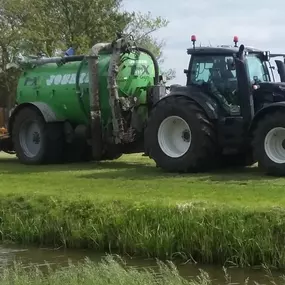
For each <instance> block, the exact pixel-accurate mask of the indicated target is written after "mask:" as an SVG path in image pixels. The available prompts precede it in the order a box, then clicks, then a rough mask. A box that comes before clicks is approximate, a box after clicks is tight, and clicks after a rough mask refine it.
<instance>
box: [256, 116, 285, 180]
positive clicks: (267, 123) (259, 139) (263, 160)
mask: <svg viewBox="0 0 285 285" xmlns="http://www.w3.org/2000/svg"><path fill="white" fill-rule="evenodd" d="M275 128H280V131H281V132H280V134H281V135H276V136H274V135H273V136H272V137H271V138H270V133H271V132H273V130H274V129H275ZM270 131H271V132H270ZM252 147H253V151H254V157H255V158H256V160H257V161H258V166H259V168H260V169H261V170H262V171H264V172H266V173H267V174H270V175H274V176H284V175H285V113H284V112H281V111H275V112H274V113H270V114H268V115H266V116H264V117H263V118H262V119H260V120H259V122H258V124H257V126H256V128H255V129H254V132H253V141H252ZM276 159H277V160H276ZM278 159H279V161H278Z"/></svg>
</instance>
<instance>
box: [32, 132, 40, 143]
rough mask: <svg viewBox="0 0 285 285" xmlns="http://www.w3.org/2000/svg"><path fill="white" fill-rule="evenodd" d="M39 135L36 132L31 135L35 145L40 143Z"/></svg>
mask: <svg viewBox="0 0 285 285" xmlns="http://www.w3.org/2000/svg"><path fill="white" fill-rule="evenodd" d="M40 140H41V139H40V134H39V133H38V132H34V133H33V142H34V143H35V144H39V143H40Z"/></svg>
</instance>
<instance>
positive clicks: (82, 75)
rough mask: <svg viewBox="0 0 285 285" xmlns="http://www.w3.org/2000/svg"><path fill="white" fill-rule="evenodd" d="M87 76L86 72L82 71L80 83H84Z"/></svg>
mask: <svg viewBox="0 0 285 285" xmlns="http://www.w3.org/2000/svg"><path fill="white" fill-rule="evenodd" d="M85 77H86V73H81V74H80V79H79V83H80V84H82V83H83V82H84V79H85Z"/></svg>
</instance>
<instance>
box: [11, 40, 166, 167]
mask: <svg viewBox="0 0 285 285" xmlns="http://www.w3.org/2000/svg"><path fill="white" fill-rule="evenodd" d="M20 67H21V69H22V74H21V77H20V79H19V81H18V86H17V97H16V106H15V107H14V109H13V111H12V112H11V115H10V118H9V124H8V132H9V136H10V140H11V143H12V144H13V148H14V150H15V152H16V155H17V157H18V159H19V160H20V162H21V163H24V164H47V163H63V162H72V161H87V160H104V159H116V158H118V157H119V156H121V155H122V154H123V153H134V152H142V151H143V150H144V147H143V133H144V128H145V125H146V119H147V117H148V113H149V111H150V109H151V108H152V104H154V103H155V101H157V100H158V99H159V98H160V97H162V96H164V95H165V86H164V85H163V84H161V82H160V78H161V77H160V76H159V68H158V64H157V61H156V59H155V57H154V56H153V54H152V53H151V52H149V51H148V50H146V49H143V48H140V47H137V46H136V45H135V43H134V41H133V40H131V39H130V38H129V37H125V36H123V37H118V39H116V40H115V41H113V42H112V43H99V44H96V45H94V46H93V47H92V49H91V52H90V54H88V55H77V56H64V57H53V58H44V57H42V58H37V59H29V60H26V61H22V62H21V63H20Z"/></svg>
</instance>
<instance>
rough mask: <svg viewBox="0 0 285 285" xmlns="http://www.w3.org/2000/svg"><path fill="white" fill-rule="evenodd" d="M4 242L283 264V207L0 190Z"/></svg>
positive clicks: (242, 263)
mask: <svg viewBox="0 0 285 285" xmlns="http://www.w3.org/2000/svg"><path fill="white" fill-rule="evenodd" d="M0 234H1V235H0V239H1V240H2V242H16V243H23V244H33V245H39V246H41V245H45V246H49V245H50V246H56V247H58V246H64V247H68V248H93V249H96V250H100V251H105V252H109V253H120V254H126V253H127V254H129V255H137V256H144V257H157V258H160V259H172V258H183V259H185V260H187V259H191V260H192V261H196V262H199V263H214V264H221V265H224V264H228V263H231V264H233V263H234V264H236V265H240V266H250V265H260V264H268V265H269V266H275V267H284V266H285V247H284V242H285V211H284V210H282V209H277V208H274V209H268V210H262V211H261V210H259V211H253V210H250V209H246V208H244V209H237V208H229V207H226V206H225V207H215V206H213V205H207V204H197V205H196V204H188V205H180V206H161V205H154V204H151V203H149V204H140V203H127V202H126V203H123V202H113V203H109V202H108V203H107V202H105V203H103V202H100V203H96V202H91V201H83V200H77V201H70V200H69V201H63V200H56V199H53V198H48V197H45V196H33V197H25V196H22V197H19V196H11V195H10V196H6V197H4V196H2V197H0Z"/></svg>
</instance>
